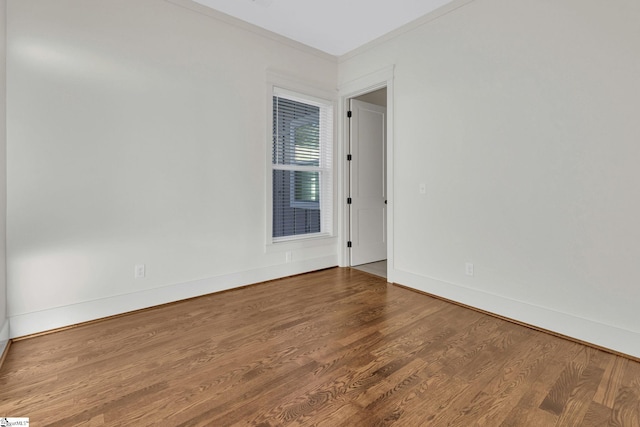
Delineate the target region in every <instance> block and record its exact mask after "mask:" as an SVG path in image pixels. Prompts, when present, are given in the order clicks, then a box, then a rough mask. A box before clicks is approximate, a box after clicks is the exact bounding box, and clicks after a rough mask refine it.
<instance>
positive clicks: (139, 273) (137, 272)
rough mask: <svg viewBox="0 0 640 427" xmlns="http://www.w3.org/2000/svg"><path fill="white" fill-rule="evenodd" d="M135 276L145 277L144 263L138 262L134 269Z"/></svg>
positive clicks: (137, 277) (138, 277)
mask: <svg viewBox="0 0 640 427" xmlns="http://www.w3.org/2000/svg"><path fill="white" fill-rule="evenodd" d="M133 276H134V277H135V278H136V279H144V276H145V268H144V264H136V266H135V267H134V269H133Z"/></svg>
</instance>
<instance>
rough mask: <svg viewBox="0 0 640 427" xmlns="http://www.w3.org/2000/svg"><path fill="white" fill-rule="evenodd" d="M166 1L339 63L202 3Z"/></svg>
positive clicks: (302, 45) (180, 0) (298, 43)
mask: <svg viewBox="0 0 640 427" xmlns="http://www.w3.org/2000/svg"><path fill="white" fill-rule="evenodd" d="M164 1H165V2H167V3H171V4H173V5H175V6H178V7H182V8H184V9H188V10H190V11H191V12H195V13H198V14H201V15H205V16H207V17H208V18H211V19H215V20H216V21H220V22H223V23H225V24H228V25H232V26H234V27H236V28H240V29H242V30H244V31H247V32H250V33H253V34H256V35H258V36H261V37H265V38H267V39H270V40H272V41H275V42H277V43H280V44H282V45H285V46H288V47H290V48H293V49H296V50H299V51H301V52H304V53H306V54H309V55H313V56H316V57H318V58H321V59H324V60H326V61H330V62H333V63H337V61H338V57H337V56H335V55H331V54H329V53H326V52H323V51H321V50H319V49H316V48H313V47H311V46H308V45H306V44H304V43H300V42H298V41H295V40H293V39H290V38H288V37H285V36H281V35H280V34H276V33H274V32H272V31H269V30H265V29H264V28H261V27H258V26H257V25H253V24H250V23H248V22H246V21H243V20H241V19H238V18H235V17H233V16H231V15H227V14H226V13H223V12H220V11H218V10H215V9H212V8H210V7H207V6H204V5H201V4H200V3H196V2H194V1H193V0H164Z"/></svg>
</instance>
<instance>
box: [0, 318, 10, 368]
mask: <svg viewBox="0 0 640 427" xmlns="http://www.w3.org/2000/svg"><path fill="white" fill-rule="evenodd" d="M9 347H11V340H10V339H9V319H5V321H4V323H3V324H2V328H0V349H1V350H2V356H0V369H2V365H4V360H5V359H6V358H7V354H9Z"/></svg>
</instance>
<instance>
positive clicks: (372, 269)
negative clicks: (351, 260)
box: [351, 259, 387, 279]
mask: <svg viewBox="0 0 640 427" xmlns="http://www.w3.org/2000/svg"><path fill="white" fill-rule="evenodd" d="M351 268H355V269H356V270H360V271H364V272H365V273H369V274H374V275H376V276H380V277H383V278H385V279H386V278H387V260H386V259H385V260H382V261H377V262H371V263H369V264H361V265H354V266H352V267H351Z"/></svg>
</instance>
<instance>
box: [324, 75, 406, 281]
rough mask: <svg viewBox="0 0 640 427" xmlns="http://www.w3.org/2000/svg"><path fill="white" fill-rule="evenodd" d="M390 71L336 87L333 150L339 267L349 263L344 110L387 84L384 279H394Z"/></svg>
mask: <svg viewBox="0 0 640 427" xmlns="http://www.w3.org/2000/svg"><path fill="white" fill-rule="evenodd" d="M393 74H394V66H393V65H391V66H388V67H386V68H384V69H382V70H379V71H376V72H374V73H371V74H368V75H366V76H363V77H360V78H358V79H355V80H352V81H350V82H347V83H344V84H342V85H341V86H340V87H339V88H338V91H339V95H340V102H339V103H338V117H339V119H338V135H339V138H338V149H337V150H336V151H337V153H338V156H339V160H338V161H337V162H336V164H337V165H338V183H339V185H338V192H337V193H338V203H336V206H337V207H338V230H339V231H338V235H339V239H338V242H339V246H338V261H339V265H340V266H341V267H349V266H350V265H349V264H350V261H349V249H348V248H347V241H348V240H349V226H350V224H349V206H348V205H347V194H349V184H350V183H349V165H348V163H347V154H348V150H349V122H348V120H349V119H348V118H347V111H349V100H350V99H351V98H356V97H358V96H360V95H364V94H366V93H369V92H373V91H375V90H378V89H382V88H385V87H386V88H387V127H386V131H387V153H386V155H387V281H388V282H393V281H394V276H395V274H394V270H395V269H394V253H393V242H394V228H393V218H394V214H393V207H394V203H393V201H394V191H393V182H394V168H393V165H394V162H393V151H394V150H393V148H394V140H393V122H394V108H393V107H394V105H393Z"/></svg>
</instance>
